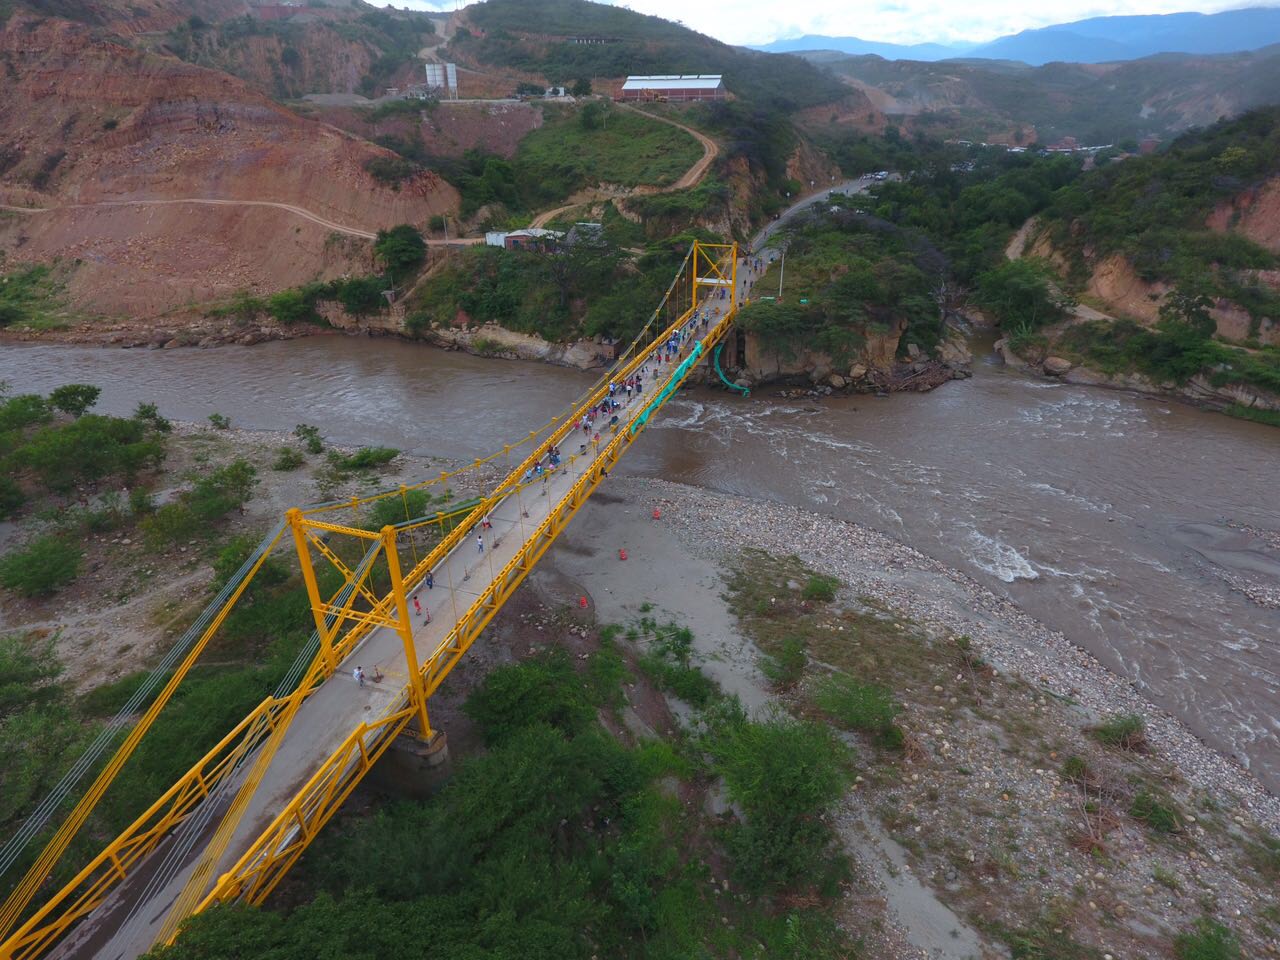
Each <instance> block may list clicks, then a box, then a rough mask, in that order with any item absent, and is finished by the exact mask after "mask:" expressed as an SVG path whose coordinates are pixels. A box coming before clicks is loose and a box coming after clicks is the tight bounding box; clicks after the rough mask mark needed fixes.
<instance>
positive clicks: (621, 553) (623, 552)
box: [618, 550, 627, 560]
mask: <svg viewBox="0 0 1280 960" xmlns="http://www.w3.org/2000/svg"><path fill="white" fill-rule="evenodd" d="M618 559H619V560H625V559H627V551H626V550H619V551H618Z"/></svg>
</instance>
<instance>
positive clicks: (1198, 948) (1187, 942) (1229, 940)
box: [1173, 917, 1240, 960]
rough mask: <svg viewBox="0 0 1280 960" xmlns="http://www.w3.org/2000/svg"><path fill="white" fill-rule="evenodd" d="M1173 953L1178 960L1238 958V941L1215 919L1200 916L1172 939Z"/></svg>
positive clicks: (1227, 959)
mask: <svg viewBox="0 0 1280 960" xmlns="http://www.w3.org/2000/svg"><path fill="white" fill-rule="evenodd" d="M1173 955H1174V956H1175V957H1177V958H1178V960H1239V957H1240V941H1239V940H1237V939H1236V936H1235V934H1234V933H1232V932H1231V931H1230V930H1229V929H1227V927H1226V926H1224V925H1223V924H1221V923H1219V922H1218V921H1217V920H1212V919H1210V918H1209V917H1201V918H1200V919H1199V920H1197V921H1196V922H1195V926H1193V927H1192V928H1191V930H1190V931H1189V932H1187V933H1180V934H1178V936H1177V937H1176V938H1175V939H1174V941H1173Z"/></svg>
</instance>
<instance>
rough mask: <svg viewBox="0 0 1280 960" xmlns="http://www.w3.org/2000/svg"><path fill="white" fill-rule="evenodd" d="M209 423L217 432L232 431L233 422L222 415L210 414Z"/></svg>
mask: <svg viewBox="0 0 1280 960" xmlns="http://www.w3.org/2000/svg"><path fill="white" fill-rule="evenodd" d="M209 423H210V425H212V427H213V428H214V429H215V430H230V429H231V421H230V420H229V419H228V418H227V417H224V416H223V415H222V414H220V413H211V414H209Z"/></svg>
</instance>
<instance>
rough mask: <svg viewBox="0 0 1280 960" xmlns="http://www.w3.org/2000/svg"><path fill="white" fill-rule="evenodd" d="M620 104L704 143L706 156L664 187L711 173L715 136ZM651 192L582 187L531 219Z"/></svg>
mask: <svg viewBox="0 0 1280 960" xmlns="http://www.w3.org/2000/svg"><path fill="white" fill-rule="evenodd" d="M617 106H618V107H620V108H621V109H623V110H630V111H631V112H632V113H638V114H640V115H641V116H644V117H648V118H649V119H650V120H657V121H658V122H659V123H665V124H668V125H670V126H673V127H677V128H679V129H681V130H683V131H684V132H685V133H687V134H689V136H691V137H693V138H694V139H695V140H697V141H698V143H700V144H702V156H701V157H700V158H699V159H698V161H697V162H696V163H694V164H693V166H691V167H690V168H689V169H688V170H686V171H685V172H684V174H683V175H682V176H681V177H680V179H679V180H677V181H676V182H675V183H673V184H672V185H671V186H670V187H664V188H663V189H664V190H688V189H689V188H690V187H696V186H697V185H698V184H699V183H701V182H702V178H703V177H705V176H706V175H707V171H708V170H710V169H711V164H712V162H713V161H714V160H715V158H716V157H718V156H719V155H720V146H719V144H717V143H716V142H715V141H714V140H712V139H711V138H710V137H708V136H707V135H706V134H703V133H699V132H698V131H697V130H695V129H693V127H690V126H686V125H685V124H683V123H680V122H679V121H678V120H672V119H670V118H669V117H663V116H659V115H658V114H656V113H649V112H648V111H647V110H640V109H638V108H636V107H633V106H630V105H629V104H625V103H619V104H617ZM649 192H652V188H649V187H633V188H631V189H629V190H623V191H621V192H619V191H617V190H613V191H609V192H605V191H603V190H583V191H579V192H578V193H576V194H574V197H573V198H571V200H570V202H569V203H566V204H565V205H564V206H561V207H556V208H555V209H553V210H547V211H545V212H543V213H540V214H538V215H537V216H536V217H534V218H533V222H532V223H530V224H529V226H530V227H538V228H541V227H545V226H546V225H547V224H548V223H550V222H551V221H552V220H554V219H556V217H558V216H560V215H561V214H563V213H566V212H568V211H569V210H572V209H573V208H574V207H580V206H582V205H583V204H584V203H596V202H598V201H600V200H619V199H623V198H625V197H629V196H632V195H633V194H636V193H649Z"/></svg>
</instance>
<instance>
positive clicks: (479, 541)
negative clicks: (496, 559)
mask: <svg viewBox="0 0 1280 960" xmlns="http://www.w3.org/2000/svg"><path fill="white" fill-rule="evenodd" d="M476 552H477V553H484V537H482V536H481V535H480V534H478V533H477V534H476Z"/></svg>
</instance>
